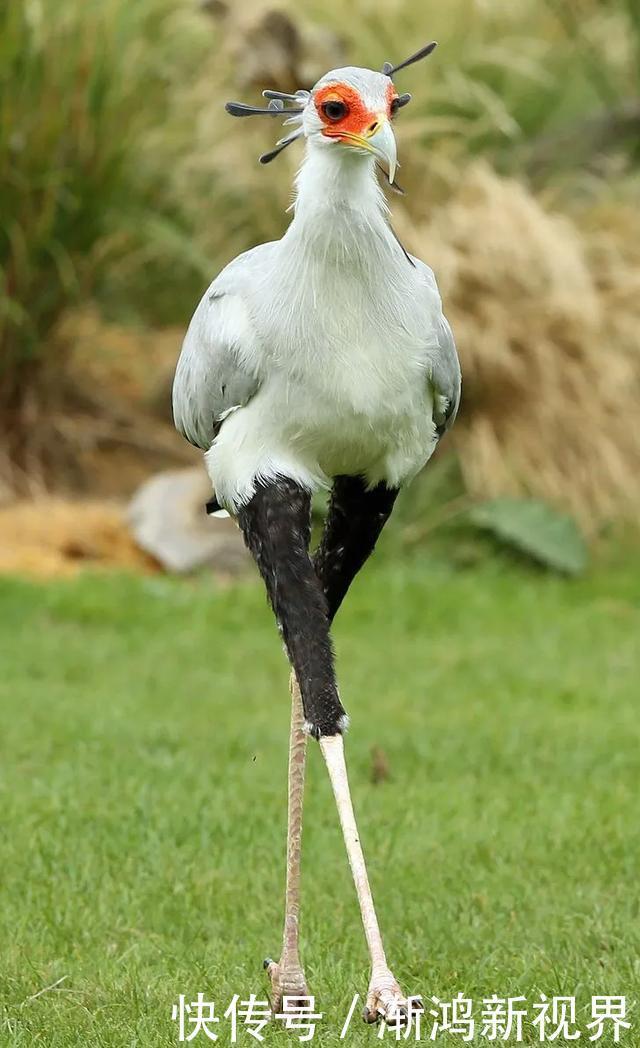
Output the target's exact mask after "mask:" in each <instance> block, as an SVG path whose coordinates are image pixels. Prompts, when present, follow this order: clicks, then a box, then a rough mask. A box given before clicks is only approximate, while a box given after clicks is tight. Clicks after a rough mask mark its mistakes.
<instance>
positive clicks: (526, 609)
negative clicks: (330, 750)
mask: <svg viewBox="0 0 640 1048" xmlns="http://www.w3.org/2000/svg"><path fill="white" fill-rule="evenodd" d="M639 572H640V563H639V562H638V558H637V557H636V559H635V561H634V562H631V563H629V562H628V561H627V562H625V564H623V565H620V566H619V567H616V566H609V568H608V569H606V570H605V569H604V568H596V569H594V570H593V572H592V574H591V575H590V576H589V577H587V578H584V579H582V580H579V581H576V582H566V581H562V580H559V579H556V578H552V577H548V576H545V575H542V574H537V573H529V572H527V571H525V570H524V569H520V568H518V567H517V566H514V565H511V566H509V565H505V564H504V563H503V562H497V561H495V560H488V561H487V562H486V563H483V564H482V565H481V566H478V567H475V568H472V569H468V570H458V571H456V570H455V569H454V568H453V567H451V566H447V564H446V563H444V562H441V561H438V560H435V559H428V558H427V557H426V556H424V555H423V554H420V555H419V556H417V557H416V558H415V559H412V560H410V561H408V560H400V561H399V562H397V563H395V564H393V563H391V562H390V561H389V559H387V558H385V556H384V554H383V555H382V556H381V557H380V558H379V559H378V560H377V561H376V562H375V563H374V564H373V565H372V566H371V567H370V568H369V569H368V570H367V572H366V574H365V576H363V578H362V579H361V580H359V581H358V583H357V585H356V587H355V589H354V591H353V593H352V594H351V595H350V599H349V601H348V603H347V606H346V607H345V609H344V612H343V614H342V615H341V617H340V619H339V621H338V623H337V628H336V643H337V649H338V656H339V669H340V675H341V681H342V695H343V699H344V701H345V703H346V705H347V706H348V708H349V710H350V713H351V715H352V729H351V732H350V735H349V736H348V758H349V761H350V768H351V777H352V786H353V791H354V797H355V804H356V810H357V813H358V814H359V818H360V822H361V827H360V829H361V832H362V837H363V840H364V843H365V849H366V853H367V855H368V860H369V865H370V874H371V879H372V882H373V887H374V891H375V895H376V899H377V904H378V907H379V912H380V916H381V923H382V926H383V931H384V933H385V935H386V942H387V947H388V954H389V958H390V961H391V964H392V966H393V968H394V970H395V972H396V974H397V976H398V977H399V978H400V980H401V981H402V983H403V985H404V986H405V988H406V989H407V990H410V991H413V992H422V993H423V994H425V996H427V997H428V996H430V995H431V994H436V995H437V996H439V997H440V998H442V999H447V998H451V997H452V996H453V995H454V994H456V993H457V992H458V991H462V992H463V993H465V994H466V995H469V996H472V997H473V998H475V999H476V1001H477V1000H479V999H481V998H482V997H483V996H489V995H491V994H494V993H497V994H502V995H512V996H516V995H518V994H524V995H525V996H527V997H528V998H529V999H530V1000H532V999H537V996H538V995H539V994H540V993H541V992H544V993H546V994H547V995H553V994H561V993H566V994H569V995H572V994H575V995H577V997H578V999H579V1004H580V1006H581V1007H582V1006H584V1005H585V1004H586V1003H587V1002H588V1001H589V1000H590V995H591V994H592V993H594V994H597V993H611V994H615V993H618V994H626V995H627V998H628V1000H630V1001H631V1000H633V999H635V998H637V996H638V989H639V986H638V982H639V980H638V973H639V965H638V956H639V955H640V926H639V922H638V890H637V882H638V868H639V863H640V841H639V820H638V783H639V782H640V746H639V742H640V725H639V718H638V709H637V700H638V679H639V671H640V654H639V650H638V637H639V636H640V601H639V599H638V588H637V579H638V576H639ZM0 623H1V632H0V637H1V638H2V640H1V642H0V643H1V645H2V649H3V650H2V653H1V659H2V666H3V669H2V679H1V681H0V700H1V704H2V711H3V712H2V722H3V728H2V738H1V747H2V754H1V776H2V796H1V797H0V806H1V810H2V823H3V836H2V838H0V840H1V841H2V844H1V848H2V850H1V853H0V880H1V882H2V905H1V907H0V943H1V946H0V954H1V958H2V960H1V971H0V991H1V996H2V1000H3V1011H2V1013H0V1022H1V1024H2V1032H1V1033H0V1043H2V1044H8V1045H9V1044H10V1045H14V1044H15V1045H20V1046H27V1045H28V1046H31V1045H40V1044H42V1045H50V1046H56V1048H58V1046H68V1045H81V1046H89V1045H91V1046H100V1045H109V1046H111V1045H122V1046H124V1045H127V1046H129V1045H139V1046H156V1045H172V1044H176V1043H177V1030H176V1028H175V1026H174V1024H173V1023H172V1022H171V1019H170V1013H171V1005H172V1003H173V1002H174V1001H175V1000H176V999H177V997H178V994H179V993H184V994H186V995H187V999H188V1000H191V999H193V998H194V997H195V995H196V994H197V992H198V991H200V990H201V991H203V992H204V994H205V999H212V998H213V999H215V1001H216V1002H217V1003H218V1008H219V1010H220V1011H224V1008H225V1007H226V1005H227V1003H228V1001H229V999H230V998H231V996H232V995H233V994H234V993H238V994H243V995H247V994H248V993H249V992H251V991H254V992H256V993H257V994H258V995H262V994H263V990H264V982H263V975H262V972H261V961H262V958H263V957H264V956H265V955H266V954H276V953H277V951H278V946H279V941H280V934H281V913H282V881H283V848H284V823H285V777H286V751H287V730H288V701H287V689H286V678H287V674H286V666H285V662H284V659H283V656H282V653H281V650H280V644H279V641H278V637H277V634H276V632H275V629H274V627H273V624H272V622H271V618H270V614H269V613H268V612H267V609H266V607H265V603H264V599H263V595H262V592H261V590H260V588H258V586H257V585H256V584H253V583H252V584H248V583H245V584H242V585H239V586H234V587H232V588H221V587H216V585H215V584H213V583H211V582H209V581H208V580H204V579H200V580H197V581H195V582H177V581H170V580H166V579H163V578H149V579H130V578H121V577H91V576H85V577H82V578H79V579H78V580H77V581H73V582H61V583H56V584H49V585H46V586H44V585H43V586H39V585H36V584H29V583H26V582H22V581H15V582H9V583H7V582H6V581H5V582H3V585H2V591H1V596H0ZM374 744H376V745H379V746H381V747H382V748H383V749H384V751H385V752H386V755H387V757H388V761H389V765H390V770H391V779H390V781H387V782H386V783H383V784H380V785H377V786H374V785H373V784H372V782H371V778H370V764H371V758H370V747H371V746H372V745H374ZM303 882H304V883H303V889H304V895H303V925H302V929H303V931H302V935H303V942H302V947H303V955H304V961H305V963H306V968H307V975H308V978H309V982H310V986H311V987H312V990H313V991H314V992H315V994H316V996H317V1003H318V1006H319V1008H320V1010H323V1011H324V1012H325V1013H326V1017H325V1022H324V1024H323V1026H322V1031H323V1032H322V1034H320V1033H318V1034H316V1041H317V1042H319V1043H321V1044H323V1045H336V1044H338V1043H340V1042H339V1032H340V1028H341V1025H342V1021H343V1019H344V1016H345V1015H346V1013H347V1010H348V1007H349V1004H350V1001H351V999H352V995H353V994H354V993H355V992H358V991H359V992H360V993H362V992H363V991H364V990H365V989H366V983H367V979H368V970H367V957H366V952H365V947H364V943H363V937H362V933H361V928H360V925H359V917H358V912H357V907H356V903H355V898H354V894H353V890H352V886H351V883H350V878H349V872H348V867H347V863H346V859H345V856H344V853H343V848H342V843H341V838H340V834H339V829H338V825H337V819H336V816H335V812H334V808H333V802H332V799H331V795H330V790H329V787H328V782H327V781H326V774H325V772H324V768H323V767H322V763H321V759H320V755H319V753H318V751H317V747H316V746H315V745H313V746H312V747H311V755H310V769H309V778H308V790H307V807H306V829H305V840H304V870H303ZM62 977H64V981H63V982H62V983H60V985H59V987H58V988H56V989H52V990H50V991H48V992H45V993H43V994H42V995H41V996H39V997H37V998H35V999H33V995H34V994H36V993H38V991H40V990H41V989H42V988H44V987H47V986H50V985H51V984H53V983H54V982H56V980H58V979H61V978H62ZM221 1006H222V1007H221ZM582 1019H583V1022H586V1021H587V1019H588V1016H587V1017H586V1018H585V1017H584V1015H582ZM632 1022H633V1024H634V1025H633V1027H632V1030H631V1031H630V1032H629V1033H627V1034H626V1035H623V1037H622V1043H623V1044H627V1045H637V1044H639V1043H640V1032H639V1031H640V1017H639V1016H638V1015H637V1014H636V1015H635V1017H634V1016H633V1013H632ZM267 1041H268V1043H272V1044H289V1043H291V1044H294V1043H297V1039H296V1038H295V1037H294V1035H292V1034H286V1033H283V1032H282V1031H281V1030H279V1029H277V1028H275V1027H274V1028H271V1029H270V1030H269V1031H268V1033H267ZM536 1041H537V1035H535V1036H534V1032H533V1031H528V1032H527V1043H536ZM192 1043H195V1044H206V1043H209V1042H208V1041H206V1039H205V1038H204V1035H200V1036H199V1037H197V1038H196V1039H195V1041H193V1042H192ZM219 1043H223V1044H227V1043H229V1038H228V1034H227V1035H225V1034H224V1033H223V1032H222V1033H221V1034H220V1042H219ZM239 1043H244V1044H253V1043H254V1041H253V1040H252V1039H251V1038H249V1037H248V1036H247V1035H246V1034H245V1033H242V1034H241V1035H240V1036H239ZM255 1043H257V1042H255ZM345 1043H347V1044H349V1043H351V1044H357V1045H360V1044H365V1043H367V1044H369V1045H373V1044H375V1043H378V1042H377V1041H376V1038H375V1031H374V1030H373V1029H371V1028H365V1027H364V1026H362V1025H361V1024H360V1023H359V1022H358V1023H354V1026H353V1028H352V1032H351V1033H350V1034H349V1035H348V1037H347V1039H346V1042H345ZM428 1043H431V1042H428ZM436 1043H441V1044H450V1045H456V1044H458V1043H462V1042H461V1041H460V1039H459V1038H457V1037H455V1036H444V1035H441V1036H440V1037H439V1038H438V1040H437V1041H436ZM478 1043H485V1042H484V1041H481V1042H478ZM486 1043H489V1042H486ZM556 1043H564V1042H563V1041H560V1042H556ZM579 1043H588V1040H587V1037H586V1036H584V1035H583V1038H582V1040H581V1041H580V1042H579ZM599 1043H600V1044H609V1043H611V1041H610V1039H609V1038H606V1037H605V1038H603V1040H602V1041H600V1042H599Z"/></svg>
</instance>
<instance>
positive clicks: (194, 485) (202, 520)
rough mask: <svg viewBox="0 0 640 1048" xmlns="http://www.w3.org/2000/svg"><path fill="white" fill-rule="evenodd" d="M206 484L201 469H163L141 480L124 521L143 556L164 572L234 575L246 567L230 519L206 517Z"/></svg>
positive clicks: (239, 538) (238, 536) (208, 490)
mask: <svg viewBox="0 0 640 1048" xmlns="http://www.w3.org/2000/svg"><path fill="white" fill-rule="evenodd" d="M210 498H211V482H210V480H209V477H208V476H207V474H206V472H205V470H204V468H200V467H196V468H192V469H177V470H167V471H166V472H163V473H157V474H156V475H155V476H153V477H151V479H150V480H147V481H145V483H144V484H143V485H142V487H141V488H139V489H138V491H137V492H136V493H135V495H134V496H133V498H132V500H131V502H130V504H129V507H128V509H127V514H126V519H127V523H128V525H129V528H130V529H131V533H132V535H133V537H134V539H135V541H136V542H137V544H138V545H139V546H140V548H141V549H143V550H145V552H146V553H150V554H151V556H152V557H155V558H156V560H158V561H159V562H160V564H162V566H163V567H164V568H166V570H167V571H174V572H178V573H184V572H188V571H193V570H194V569H195V568H199V567H202V566H203V565H210V566H211V567H213V568H214V569H215V570H216V571H221V572H225V573H226V572H229V573H233V574H235V573H238V572H240V571H243V570H244V569H245V568H246V566H247V564H248V554H247V551H246V549H245V546H244V543H243V541H242V536H241V534H240V532H239V530H238V528H237V526H236V524H235V523H234V521H233V520H231V519H230V518H227V519H220V518H213V517H208V516H207V514H206V512H205V503H206V502H207V501H208V499H210Z"/></svg>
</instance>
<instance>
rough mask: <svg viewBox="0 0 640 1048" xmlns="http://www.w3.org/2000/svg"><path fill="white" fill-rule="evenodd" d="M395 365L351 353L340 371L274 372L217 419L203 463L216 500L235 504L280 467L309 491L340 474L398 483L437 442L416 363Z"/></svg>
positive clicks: (423, 460)
mask: <svg viewBox="0 0 640 1048" xmlns="http://www.w3.org/2000/svg"><path fill="white" fill-rule="evenodd" d="M396 370H397V369H395V370H394V368H393V366H391V367H389V365H387V370H386V375H385V374H384V373H383V371H382V369H381V368H379V367H372V366H371V356H370V355H369V356H367V358H366V360H363V359H362V358H361V355H360V354H353V366H352V367H350V368H347V369H345V368H344V367H343V368H342V369H341V370H340V374H339V375H338V374H337V369H336V368H334V367H332V366H331V362H328V361H326V360H325V368H324V370H322V369H318V370H317V372H315V373H314V374H313V375H311V374H309V372H308V371H307V372H306V374H305V375H304V377H303V376H300V377H299V376H298V375H296V374H290V373H289V374H288V373H287V372H285V371H283V370H280V371H278V372H277V373H276V374H274V375H273V377H272V379H271V381H270V382H268V383H265V385H264V386H263V388H262V389H261V390H260V392H259V393H258V394H257V395H256V396H255V397H254V398H253V400H252V401H251V402H250V403H249V404H248V405H247V406H246V407H243V408H239V409H238V410H237V411H234V412H233V413H232V414H231V415H230V416H229V417H228V418H227V419H226V420H225V422H224V424H223V426H222V428H221V430H220V433H219V435H218V437H217V439H216V440H215V442H214V444H213V446H212V448H211V450H210V451H209V452H207V455H206V461H207V467H208V470H209V473H210V476H211V480H212V483H213V486H214V489H215V491H216V495H217V498H218V500H219V501H220V502H221V503H222V504H223V505H225V506H226V507H227V508H228V509H229V510H231V511H232V512H233V511H235V510H236V509H237V507H238V506H239V505H242V504H243V503H244V502H246V501H247V500H248V499H249V498H250V497H251V495H252V494H253V492H254V490H255V484H256V480H258V479H262V480H269V479H273V478H274V477H276V476H278V475H284V476H287V477H290V478H291V479H293V480H295V481H297V482H298V483H300V484H302V485H304V486H305V487H307V488H308V489H309V490H311V491H314V490H317V489H318V488H320V487H327V486H329V485H330V483H331V480H332V478H333V477H335V476H337V475H340V474H347V475H350V476H356V475H359V476H364V477H365V478H366V479H367V481H368V482H369V483H370V484H372V485H373V484H377V483H379V482H380V481H385V482H386V483H387V484H388V485H389V486H390V487H399V486H400V485H402V484H403V483H404V482H406V481H407V480H409V479H410V478H411V477H413V476H415V474H416V473H417V472H418V471H419V470H420V469H421V468H422V466H424V464H425V463H426V462H427V460H428V459H429V457H430V456H431V454H432V452H433V450H434V448H435V445H436V432H435V427H434V424H433V421H432V403H431V397H430V394H429V392H428V384H427V382H426V380H425V377H424V374H423V373H422V371H421V369H419V368H416V369H415V374H413V373H412V370H413V369H411V371H410V370H409V369H405V375H404V379H403V378H402V376H401V375H400V374H397V373H396Z"/></svg>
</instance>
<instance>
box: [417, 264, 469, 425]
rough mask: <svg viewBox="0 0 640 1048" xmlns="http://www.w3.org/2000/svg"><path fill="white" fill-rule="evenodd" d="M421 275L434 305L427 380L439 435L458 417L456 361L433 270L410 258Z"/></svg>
mask: <svg viewBox="0 0 640 1048" xmlns="http://www.w3.org/2000/svg"><path fill="white" fill-rule="evenodd" d="M411 258H412V260H413V262H414V263H415V265H416V267H417V268H418V269H419V270H420V272H421V273H422V275H423V277H424V280H425V284H426V287H427V289H428V292H429V294H430V296H432V302H433V303H434V305H435V310H433V309H432V313H434V314H435V319H434V320H433V329H432V332H431V337H430V339H429V343H430V346H429V381H430V383H431V386H432V389H433V394H434V396H433V421H434V423H435V426H436V430H437V432H438V436H440V437H441V436H442V435H443V433H445V432H446V431H447V430H448V429H450V428H451V426H452V425H453V423H454V421H455V417H456V415H457V414H458V408H459V406H460V395H461V392H462V376H461V374H460V361H459V360H458V353H457V350H456V344H455V341H454V338H453V333H452V331H451V328H450V326H449V321H448V320H447V318H446V317H445V315H444V313H443V312H442V302H441V299H440V293H439V291H438V285H437V283H436V278H435V276H434V274H433V270H432V269H431V268H430V267H429V266H427V265H426V264H425V263H424V262H423V261H422V260H421V259H418V258H414V257H413V256H411Z"/></svg>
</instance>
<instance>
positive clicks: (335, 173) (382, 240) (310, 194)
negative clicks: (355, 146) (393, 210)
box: [285, 142, 395, 258]
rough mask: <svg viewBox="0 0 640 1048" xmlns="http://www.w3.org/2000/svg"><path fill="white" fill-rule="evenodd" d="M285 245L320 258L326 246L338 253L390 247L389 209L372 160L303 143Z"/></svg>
mask: <svg viewBox="0 0 640 1048" xmlns="http://www.w3.org/2000/svg"><path fill="white" fill-rule="evenodd" d="M295 189H296V194H295V201H294V204H293V210H294V218H293V221H292V223H291V225H290V226H289V229H288V230H287V233H286V234H285V240H286V241H287V242H288V243H291V242H293V243H294V244H295V247H296V248H301V249H303V250H305V251H307V252H313V251H314V250H315V249H319V250H321V252H322V255H323V257H325V258H326V257H327V251H328V250H330V248H331V245H335V247H336V248H337V250H338V252H339V254H340V255H341V256H343V257H344V256H345V255H349V256H352V255H353V253H354V252H357V253H361V252H362V251H366V252H367V253H370V254H377V253H379V251H380V250H388V248H389V246H390V245H395V241H394V238H393V233H392V232H391V229H390V228H389V223H388V215H389V209H388V207H387V202H386V200H385V198H384V194H383V192H382V189H381V188H380V185H379V183H378V179H377V177H376V173H375V159H374V157H372V156H362V155H360V154H359V153H357V152H355V150H351V149H350V148H345V147H341V146H338V145H337V144H336V145H332V146H322V145H315V144H313V143H310V142H308V143H307V151H306V154H305V158H304V161H303V163H302V166H301V168H300V170H299V172H298V175H297V177H296V182H295Z"/></svg>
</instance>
